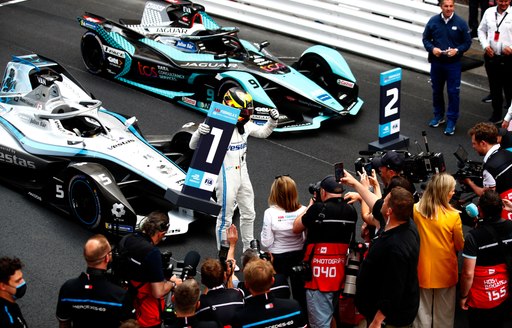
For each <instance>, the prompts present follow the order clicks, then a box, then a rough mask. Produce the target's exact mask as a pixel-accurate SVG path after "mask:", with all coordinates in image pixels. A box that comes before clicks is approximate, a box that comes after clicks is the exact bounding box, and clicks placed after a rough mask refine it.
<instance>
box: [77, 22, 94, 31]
mask: <svg viewBox="0 0 512 328" xmlns="http://www.w3.org/2000/svg"><path fill="white" fill-rule="evenodd" d="M80 25H82V26H83V27H86V28H90V29H91V30H94V29H95V28H96V23H93V22H89V21H87V20H81V21H80Z"/></svg>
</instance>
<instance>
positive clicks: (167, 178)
mask: <svg viewBox="0 0 512 328" xmlns="http://www.w3.org/2000/svg"><path fill="white" fill-rule="evenodd" d="M0 87H1V89H0V179H1V180H3V181H4V182H7V183H9V184H10V185H12V186H14V187H16V188H18V189H21V190H23V191H24V192H25V193H26V194H28V195H29V196H30V197H32V198H33V199H35V200H38V201H40V202H42V203H45V204H50V205H52V206H54V207H56V208H58V209H60V210H62V211H64V212H66V213H69V214H70V215H72V216H73V217H75V218H76V219H77V220H78V221H79V222H80V223H81V224H82V225H84V226H85V227H87V228H90V229H94V230H100V231H106V232H111V233H116V232H117V233H125V232H130V231H133V230H134V228H135V227H136V226H137V224H138V223H140V220H142V219H143V217H144V215H145V214H147V213H148V212H150V211H152V210H155V209H162V210H166V211H168V214H169V217H170V227H169V229H168V231H167V234H168V235H173V234H182V233H185V232H187V230H188V225H189V223H190V222H192V221H194V220H195V219H196V218H198V217H201V216H207V215H204V214H210V215H216V214H217V213H218V210H219V208H218V206H217V205H216V204H215V203H213V202H211V201H203V200H198V199H190V198H187V197H185V196H183V195H181V189H182V185H183V182H184V180H185V176H186V174H185V172H184V170H183V168H186V166H187V165H188V163H189V160H190V156H191V150H190V149H189V148H188V141H189V139H190V133H191V132H192V131H188V130H193V127H190V126H185V127H184V128H183V129H182V130H180V131H178V132H177V133H175V134H174V136H152V137H151V136H148V137H144V136H143V135H142V133H141V131H140V130H139V129H138V127H137V123H136V118H135V117H131V118H128V117H125V116H123V115H121V114H118V113H114V112H111V111H109V110H107V109H105V108H104V107H102V106H101V102H100V101H99V100H96V99H94V97H92V95H91V94H89V93H88V92H87V91H86V90H85V89H84V88H83V87H82V86H80V84H79V83H78V82H77V81H76V80H75V79H74V78H73V77H72V76H71V75H70V74H69V73H68V72H67V71H66V70H65V69H64V68H63V67H62V66H60V65H59V64H57V63H56V62H54V61H51V60H49V59H47V58H44V57H42V56H39V55H35V54H32V55H26V56H20V57H13V59H12V61H10V62H9V63H8V64H7V67H6V70H5V74H4V77H3V80H2V82H1V85H0ZM180 165H181V166H180ZM176 196H178V197H176ZM170 199H179V200H180V201H179V203H176V202H175V203H172V201H171V200H170ZM183 201H186V204H187V205H188V206H187V207H184V206H182V203H183Z"/></svg>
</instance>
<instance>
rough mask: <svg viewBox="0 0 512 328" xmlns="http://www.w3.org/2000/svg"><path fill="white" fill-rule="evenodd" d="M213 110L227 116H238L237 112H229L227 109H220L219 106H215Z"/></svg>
mask: <svg viewBox="0 0 512 328" xmlns="http://www.w3.org/2000/svg"><path fill="white" fill-rule="evenodd" d="M214 111H215V112H216V113H219V114H221V115H224V116H228V117H236V118H238V114H235V113H233V112H229V111H227V110H224V109H221V108H218V107H215V109H214Z"/></svg>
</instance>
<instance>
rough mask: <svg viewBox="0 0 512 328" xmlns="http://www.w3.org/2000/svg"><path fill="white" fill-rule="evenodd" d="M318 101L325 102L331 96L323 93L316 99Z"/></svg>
mask: <svg viewBox="0 0 512 328" xmlns="http://www.w3.org/2000/svg"><path fill="white" fill-rule="evenodd" d="M316 98H317V99H318V100H320V101H327V100H330V99H332V97H331V95H329V94H327V93H323V94H321V95H319V96H317V97H316Z"/></svg>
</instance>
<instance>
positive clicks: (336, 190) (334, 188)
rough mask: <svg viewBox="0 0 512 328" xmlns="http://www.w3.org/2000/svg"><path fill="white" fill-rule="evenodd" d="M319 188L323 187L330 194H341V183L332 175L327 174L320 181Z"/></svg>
mask: <svg viewBox="0 0 512 328" xmlns="http://www.w3.org/2000/svg"><path fill="white" fill-rule="evenodd" d="M320 188H322V189H324V190H325V191H327V192H328V193H331V194H341V193H343V185H342V184H341V183H338V181H336V178H335V177H334V175H328V176H326V177H325V178H324V179H323V180H322V181H321V182H320Z"/></svg>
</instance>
